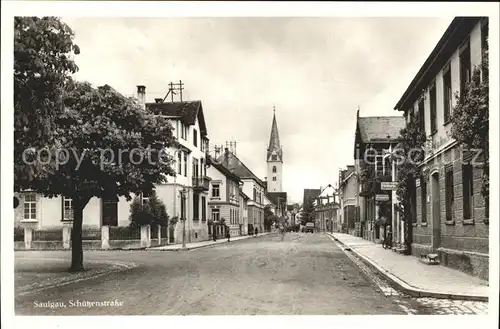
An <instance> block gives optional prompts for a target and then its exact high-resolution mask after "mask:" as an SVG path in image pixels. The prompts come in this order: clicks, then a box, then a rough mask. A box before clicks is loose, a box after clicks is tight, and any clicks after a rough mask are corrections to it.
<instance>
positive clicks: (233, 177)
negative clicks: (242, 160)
mask: <svg viewBox="0 0 500 329" xmlns="http://www.w3.org/2000/svg"><path fill="white" fill-rule="evenodd" d="M209 161H210V165H211V166H213V167H214V168H215V169H217V170H218V171H220V172H221V173H222V174H223V175H224V176H226V177H227V178H229V179H231V180H232V181H234V182H237V183H241V179H240V178H239V177H238V176H237V175H235V174H233V173H232V172H231V170H229V169H227V168H226V167H224V166H223V165H222V164H220V163H218V162H217V161H213V160H212V159H210V160H209Z"/></svg>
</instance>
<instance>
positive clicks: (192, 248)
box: [145, 233, 272, 252]
mask: <svg viewBox="0 0 500 329" xmlns="http://www.w3.org/2000/svg"><path fill="white" fill-rule="evenodd" d="M270 234H272V233H268V234H261V235H259V236H257V237H256V238H260V237H262V236H267V235H270ZM253 237H254V236H253V235H252V236H249V237H248V238H243V239H238V240H232V241H223V242H219V243H211V244H206V245H203V246H196V247H186V248H182V247H179V248H175V249H159V248H156V247H153V248H146V249H145V250H146V251H163V252H165V251H166V252H169V251H181V252H182V251H190V250H195V249H201V248H208V247H213V246H216V245H222V244H227V243H231V242H238V241H244V240H249V239H252V238H253Z"/></svg>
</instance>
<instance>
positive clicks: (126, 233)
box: [14, 225, 174, 250]
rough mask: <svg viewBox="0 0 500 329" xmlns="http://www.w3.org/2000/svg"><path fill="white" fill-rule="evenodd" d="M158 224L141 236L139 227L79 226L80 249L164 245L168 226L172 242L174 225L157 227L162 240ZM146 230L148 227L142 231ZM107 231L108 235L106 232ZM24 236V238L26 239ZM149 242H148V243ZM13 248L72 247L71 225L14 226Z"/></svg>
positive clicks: (52, 248) (54, 248)
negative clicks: (80, 230) (41, 227)
mask: <svg viewBox="0 0 500 329" xmlns="http://www.w3.org/2000/svg"><path fill="white" fill-rule="evenodd" d="M158 228H159V227H158V226H157V225H152V226H150V234H149V236H148V235H147V234H146V235H144V236H142V237H141V227H136V226H128V227H103V228H91V227H84V228H83V229H82V246H83V249H85V250H88V249H108V248H111V249H135V248H143V247H148V246H157V245H164V244H167V236H168V235H167V230H168V229H170V242H174V227H173V226H169V227H168V228H167V227H165V226H163V227H161V228H160V232H161V240H160V239H159V234H158V233H160V232H159V231H158ZM142 231H143V232H142V233H146V232H147V230H142ZM108 232H109V234H108ZM25 237H27V239H26V238H25ZM148 241H150V242H149V243H148ZM14 248H15V250H24V249H33V250H60V249H70V248H71V227H70V226H65V227H64V228H62V227H60V228H56V229H45V230H39V229H36V228H30V227H22V226H18V227H15V228H14Z"/></svg>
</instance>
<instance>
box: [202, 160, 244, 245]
mask: <svg viewBox="0 0 500 329" xmlns="http://www.w3.org/2000/svg"><path fill="white" fill-rule="evenodd" d="M209 163H210V166H209V167H208V169H207V173H208V176H209V177H210V178H211V179H212V180H211V182H210V190H209V200H208V207H209V209H210V212H211V214H210V218H211V219H212V221H211V223H220V222H223V223H224V226H221V225H209V227H208V231H209V232H208V234H209V235H210V236H212V234H214V232H215V234H216V236H217V237H221V236H222V237H224V235H225V233H226V232H225V229H226V227H227V229H229V233H230V234H231V236H238V235H241V227H240V222H241V212H242V210H241V196H240V184H241V185H242V184H243V182H242V181H241V180H240V178H239V177H238V176H236V175H235V174H233V173H232V172H231V171H230V170H229V169H227V168H226V167H224V166H223V165H222V164H220V163H218V162H217V161H209ZM222 219H224V220H222ZM214 228H215V229H214Z"/></svg>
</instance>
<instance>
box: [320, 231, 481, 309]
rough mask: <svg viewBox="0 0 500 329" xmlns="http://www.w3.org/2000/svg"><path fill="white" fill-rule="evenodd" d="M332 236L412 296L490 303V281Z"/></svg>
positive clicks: (364, 242)
mask: <svg viewBox="0 0 500 329" xmlns="http://www.w3.org/2000/svg"><path fill="white" fill-rule="evenodd" d="M329 235H331V236H332V237H333V238H334V239H335V240H337V241H338V242H340V243H341V244H343V245H344V246H345V247H348V248H350V249H351V251H352V252H353V253H354V254H356V255H357V256H358V257H359V258H361V259H362V260H363V261H364V262H365V263H367V264H368V265H370V266H371V267H372V268H375V269H376V270H377V271H378V272H379V273H381V274H382V275H383V276H384V277H385V278H386V279H388V280H389V281H390V283H391V284H392V285H393V286H395V287H397V288H398V289H400V290H402V291H404V292H405V293H407V294H409V295H411V296H416V297H435V298H449V299H463V300H477V301H488V290H489V287H488V282H487V281H484V280H481V279H479V278H476V277H472V276H469V275H467V274H465V273H462V272H460V271H457V270H454V269H451V268H448V267H445V266H441V265H434V266H429V265H425V264H423V263H421V262H420V261H419V260H418V258H417V257H414V256H405V255H401V254H398V253H395V252H393V251H391V250H387V249H383V248H382V246H381V245H380V244H375V243H373V242H371V241H368V240H365V239H363V238H359V237H355V236H352V235H349V234H343V233H330V234H329Z"/></svg>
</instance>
